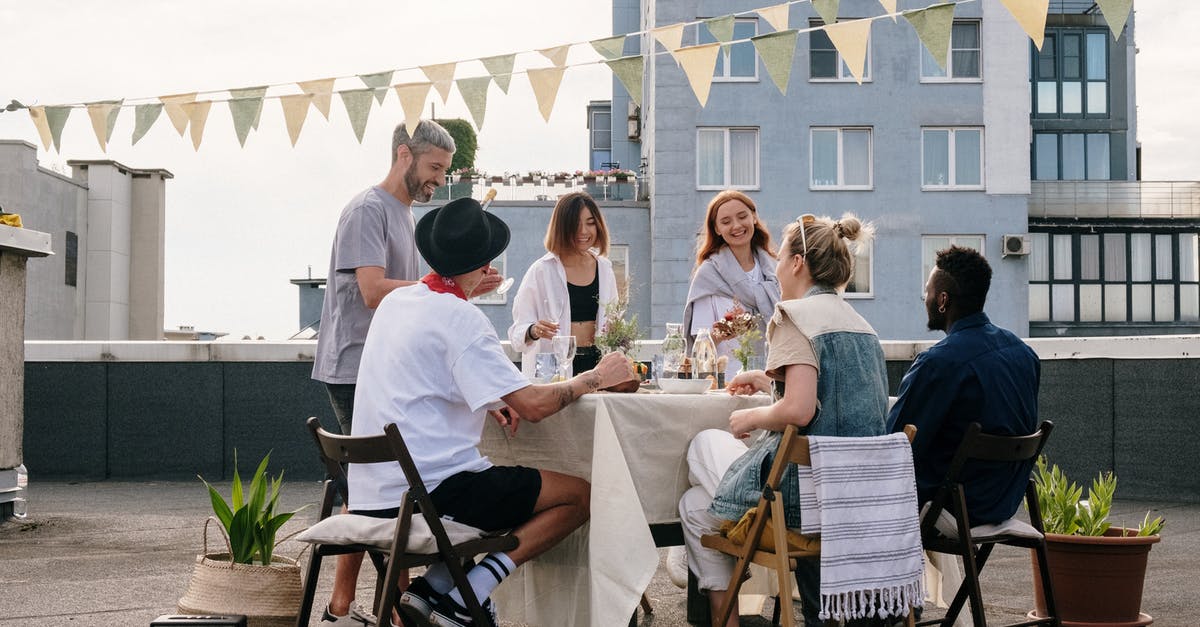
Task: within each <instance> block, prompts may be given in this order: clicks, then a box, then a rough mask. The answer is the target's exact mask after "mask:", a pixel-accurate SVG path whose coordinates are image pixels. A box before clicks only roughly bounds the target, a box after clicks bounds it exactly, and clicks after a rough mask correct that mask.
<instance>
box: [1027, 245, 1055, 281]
mask: <svg viewBox="0 0 1200 627" xmlns="http://www.w3.org/2000/svg"><path fill="white" fill-rule="evenodd" d="M1029 280H1030V281H1049V280H1050V236H1049V235H1047V234H1046V233H1030V234H1029Z"/></svg>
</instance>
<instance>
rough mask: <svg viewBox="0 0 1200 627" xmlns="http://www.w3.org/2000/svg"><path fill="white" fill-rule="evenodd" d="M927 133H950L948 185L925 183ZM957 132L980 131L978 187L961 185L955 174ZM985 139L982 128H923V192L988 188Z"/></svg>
mask: <svg viewBox="0 0 1200 627" xmlns="http://www.w3.org/2000/svg"><path fill="white" fill-rule="evenodd" d="M926 131H949V132H950V138H949V144H948V146H947V148H948V150H949V153H948V154H947V157H948V158H949V161H950V163H949V168H950V182H949V183H948V184H946V185H928V184H926V183H925V132H926ZM957 131H979V184H978V185H959V184H958V174H957V172H955V168H956V167H957V165H956V164H957V162H958V159H957V157H958V154H957V151H958V149H957V148H956V147H955V144H954V136H955V134H956V132H957ZM985 140H986V138H985V137H984V133H983V127H982V126H923V127H921V191H927V192H943V191H961V190H968V191H979V190H983V189H986V188H987V178H986V176H987V172H986V170H984V167H983V155H984V152H985V149H984V141H985Z"/></svg>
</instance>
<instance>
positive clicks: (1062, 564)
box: [1030, 457, 1163, 625]
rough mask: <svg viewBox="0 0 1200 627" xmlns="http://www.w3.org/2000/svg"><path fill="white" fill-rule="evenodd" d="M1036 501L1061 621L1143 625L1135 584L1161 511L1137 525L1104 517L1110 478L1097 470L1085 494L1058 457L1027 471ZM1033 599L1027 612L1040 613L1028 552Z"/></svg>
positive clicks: (1141, 577) (1042, 606)
mask: <svg viewBox="0 0 1200 627" xmlns="http://www.w3.org/2000/svg"><path fill="white" fill-rule="evenodd" d="M1034 484H1035V487H1036V490H1037V497H1038V507H1039V508H1040V509H1041V511H1042V524H1043V527H1044V529H1045V531H1046V561H1047V568H1048V570H1049V572H1050V581H1051V583H1052V584H1053V587H1054V600H1055V605H1056V606H1057V609H1058V613H1059V616H1060V617H1061V619H1062V621H1063V624H1064V625H1114V624H1121V625H1149V624H1150V623H1151V622H1152V621H1153V618H1151V617H1150V616H1149V615H1147V614H1143V613H1142V612H1141V604H1142V586H1143V584H1144V582H1145V577H1146V561H1147V558H1148V557H1149V554H1150V548H1151V547H1152V546H1153V545H1154V544H1155V543H1157V542H1158V541H1159V539H1160V538H1159V533H1160V532H1161V531H1162V527H1163V519H1162V517H1157V518H1155V519H1154V520H1151V519H1150V512H1147V513H1146V515H1145V516H1144V517H1143V519H1142V522H1141V525H1139V526H1138V527H1136V528H1127V527H1114V526H1112V523H1111V522H1109V520H1108V518H1109V513H1110V511H1111V508H1112V499H1113V495H1114V494H1115V493H1116V489H1117V478H1116V476H1114V475H1113V473H1111V472H1108V473H1101V474H1100V475H1099V476H1098V477H1097V478H1096V479H1094V480H1092V485H1091V487H1090V488H1089V489H1088V498H1087V499H1086V500H1084V499H1082V496H1083V489H1082V488H1080V487H1079V486H1078V485H1076V484H1075V483H1074V482H1072V481H1069V480H1068V479H1067V477H1066V475H1065V474H1063V472H1062V471H1061V470H1059V468H1058V466H1057V465H1054V466H1051V467H1050V468H1047V466H1046V459H1045V458H1044V457H1042V458H1039V459H1038V461H1037V469H1036V471H1035V472H1034ZM1033 560H1034V563H1033V575H1034V591H1035V594H1034V601H1035V605H1036V607H1037V609H1036V610H1035V611H1034V612H1031V613H1030V616H1031V617H1032V616H1034V615H1035V614H1036V615H1037V616H1045V615H1046V603H1045V599H1043V598H1042V594H1041V589H1042V588H1041V579H1040V575H1039V569H1038V565H1037V554H1036V553H1035V554H1034V557H1033Z"/></svg>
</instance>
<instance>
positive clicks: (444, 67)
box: [421, 62, 458, 104]
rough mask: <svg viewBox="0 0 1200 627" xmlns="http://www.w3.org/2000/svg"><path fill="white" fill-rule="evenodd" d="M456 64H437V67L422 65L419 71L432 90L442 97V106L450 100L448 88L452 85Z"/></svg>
mask: <svg viewBox="0 0 1200 627" xmlns="http://www.w3.org/2000/svg"><path fill="white" fill-rule="evenodd" d="M457 65H458V64H457V63H454V62H450V63H439V64H437V65H422V66H421V71H422V72H424V73H425V76H426V77H428V78H429V81H430V82H431V83H433V88H434V89H436V90H437V93H438V95H440V96H441V97H442V104H446V100H448V99H449V98H450V86H451V85H453V84H454V68H455V67H456V66H457Z"/></svg>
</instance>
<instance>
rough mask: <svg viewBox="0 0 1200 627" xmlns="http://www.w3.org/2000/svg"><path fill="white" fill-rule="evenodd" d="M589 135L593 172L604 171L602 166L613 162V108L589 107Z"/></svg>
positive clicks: (606, 105) (605, 106) (606, 106)
mask: <svg viewBox="0 0 1200 627" xmlns="http://www.w3.org/2000/svg"><path fill="white" fill-rule="evenodd" d="M588 134H589V138H588V140H589V143H590V146H589V148H590V150H589V153H590V154H591V157H592V159H591V161H592V165H591V168H592V169H593V170H602V169H604V166H603V165H601V164H604V163H608V162H610V161H612V108H611V107H610V106H609V105H608V104H607V103H605V105H604V106H599V105H593V106H590V107H588Z"/></svg>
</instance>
